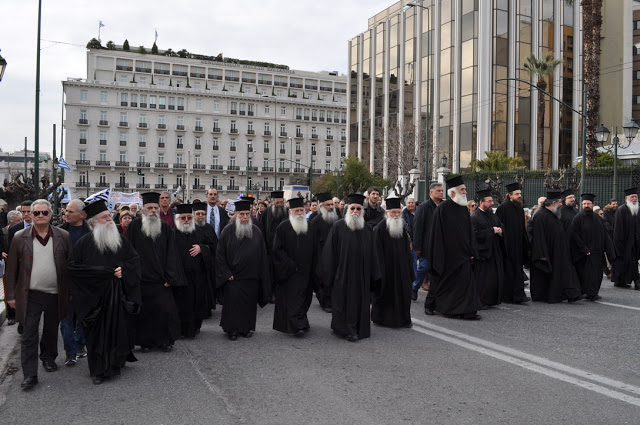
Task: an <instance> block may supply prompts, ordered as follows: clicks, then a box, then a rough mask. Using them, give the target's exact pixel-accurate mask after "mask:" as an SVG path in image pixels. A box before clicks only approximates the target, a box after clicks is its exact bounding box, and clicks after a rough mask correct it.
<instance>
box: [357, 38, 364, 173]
mask: <svg viewBox="0 0 640 425" xmlns="http://www.w3.org/2000/svg"><path fill="white" fill-rule="evenodd" d="M363 47H364V37H363V36H362V34H360V35H359V36H358V100H357V103H356V104H357V105H358V106H357V108H358V155H357V158H358V161H362V91H363V90H362V84H363V83H362V80H363V78H362V77H363V75H362V73H363V69H362V48H363Z"/></svg>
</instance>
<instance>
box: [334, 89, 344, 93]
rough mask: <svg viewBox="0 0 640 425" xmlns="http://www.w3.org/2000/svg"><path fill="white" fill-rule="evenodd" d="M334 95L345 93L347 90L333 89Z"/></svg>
mask: <svg viewBox="0 0 640 425" xmlns="http://www.w3.org/2000/svg"><path fill="white" fill-rule="evenodd" d="M334 91H335V92H336V93H346V92H347V89H335V90H334Z"/></svg>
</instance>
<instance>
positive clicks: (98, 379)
mask: <svg viewBox="0 0 640 425" xmlns="http://www.w3.org/2000/svg"><path fill="white" fill-rule="evenodd" d="M91 381H92V382H93V385H100V384H102V383H103V382H104V377H102V376H92V377H91Z"/></svg>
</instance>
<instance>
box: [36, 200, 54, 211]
mask: <svg viewBox="0 0 640 425" xmlns="http://www.w3.org/2000/svg"><path fill="white" fill-rule="evenodd" d="M36 205H46V206H47V208H48V209H49V212H51V203H50V202H49V201H47V200H46V199H36V200H35V201H33V203H32V204H31V208H32V209H33V208H35V207H36Z"/></svg>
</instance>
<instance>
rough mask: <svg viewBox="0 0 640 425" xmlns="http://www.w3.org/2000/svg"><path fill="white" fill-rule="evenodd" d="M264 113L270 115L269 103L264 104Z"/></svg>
mask: <svg viewBox="0 0 640 425" xmlns="http://www.w3.org/2000/svg"><path fill="white" fill-rule="evenodd" d="M264 114H265V115H269V105H264Z"/></svg>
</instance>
